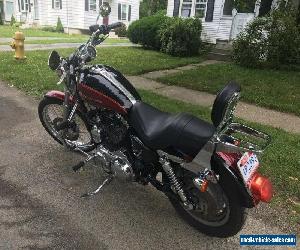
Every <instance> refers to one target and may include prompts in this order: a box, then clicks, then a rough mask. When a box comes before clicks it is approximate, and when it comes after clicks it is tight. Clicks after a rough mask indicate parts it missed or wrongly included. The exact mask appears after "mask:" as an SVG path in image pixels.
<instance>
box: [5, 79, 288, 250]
mask: <svg viewBox="0 0 300 250" xmlns="http://www.w3.org/2000/svg"><path fill="white" fill-rule="evenodd" d="M37 103H38V102H37V101H35V100H33V99H31V98H29V97H26V96H24V95H23V94H22V93H20V92H19V91H17V90H15V89H14V88H10V87H7V86H6V85H4V84H3V83H0V249H20V248H25V249H37V248H38V249H40V248H50V249H145V248H147V249H238V248H240V247H239V236H236V237H232V238H229V239H217V238H210V237H207V236H205V235H203V234H200V233H198V232H197V231H196V230H194V229H193V228H191V227H190V226H188V225H187V224H185V223H184V222H183V221H182V220H181V219H180V218H178V217H177V215H176V213H175V211H174V209H173V208H172V206H171V205H170V204H169V202H168V200H167V199H166V197H165V196H164V195H162V194H161V193H159V192H158V191H156V190H155V189H154V188H152V187H150V186H145V187H144V186H140V185H137V184H134V183H124V182H123V183H118V182H113V183H112V184H111V185H109V186H107V187H106V188H105V189H104V190H103V191H102V193H101V194H100V195H98V196H96V197H94V198H91V199H82V198H80V197H79V196H80V194H81V193H83V192H84V191H86V190H89V189H91V188H95V187H96V186H97V184H98V183H99V181H101V180H103V178H102V177H101V175H99V174H97V172H96V170H95V169H93V168H92V167H91V168H89V169H88V170H86V171H83V172H81V173H80V174H75V173H73V172H72V170H71V166H72V165H74V164H75V163H76V162H78V160H79V159H80V156H79V155H77V154H75V153H71V152H68V151H66V150H64V148H63V147H61V146H60V145H58V144H57V143H55V142H54V141H53V140H52V139H51V138H50V137H49V136H48V135H47V134H46V132H45V131H44V129H43V128H42V126H41V125H40V122H39V120H38V118H37ZM264 213H266V214H264ZM262 214H263V215H262ZM277 220H278V218H277V217H276V213H275V214H274V213H273V212H272V210H270V209H269V208H268V207H267V206H260V208H259V209H255V210H252V211H251V214H250V215H249V217H248V221H247V224H246V226H245V228H244V229H243V231H242V233H258V234H264V233H280V232H285V231H282V230H281V229H279V228H277V227H276V226H275V224H281V223H280V222H278V221H277ZM272 249H274V248H272Z"/></svg>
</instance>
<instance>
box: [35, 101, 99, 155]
mask: <svg viewBox="0 0 300 250" xmlns="http://www.w3.org/2000/svg"><path fill="white" fill-rule="evenodd" d="M63 113H64V107H63V102H62V101H61V100H58V99H54V98H44V99H43V100H42V101H41V102H40V104H39V118H40V120H41V123H42V125H43V126H44V128H45V129H46V131H47V132H48V133H49V134H50V135H51V136H52V137H53V138H54V139H55V140H56V141H57V142H59V143H60V144H63V141H65V142H66V144H67V145H69V146H71V145H76V146H77V147H78V148H80V149H81V150H84V151H90V150H92V149H94V147H95V145H94V143H93V140H92V136H91V133H90V131H89V130H88V125H87V123H86V121H85V120H84V119H83V117H82V116H81V114H80V113H79V112H76V113H75V114H74V118H73V120H72V122H71V126H70V128H68V129H66V130H59V129H58V127H59V125H60V124H61V123H62V121H63Z"/></svg>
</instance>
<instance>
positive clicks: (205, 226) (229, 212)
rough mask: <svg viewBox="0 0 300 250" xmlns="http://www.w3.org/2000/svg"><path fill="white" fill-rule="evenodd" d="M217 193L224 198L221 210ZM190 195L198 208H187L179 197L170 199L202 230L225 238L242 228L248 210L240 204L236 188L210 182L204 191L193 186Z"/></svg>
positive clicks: (187, 219)
mask: <svg viewBox="0 0 300 250" xmlns="http://www.w3.org/2000/svg"><path fill="white" fill-rule="evenodd" d="M190 187H191V185H190ZM216 195H217V196H218V198H217V199H222V204H223V206H222V209H221V210H220V209H219V208H218V209H216V205H215V202H214V201H215V199H216ZM189 196H190V197H193V199H194V200H196V201H197V202H198V206H197V208H196V209H193V210H188V209H186V208H185V207H184V206H183V205H182V203H180V202H179V201H178V200H177V199H172V198H170V201H171V204H172V205H173V206H174V208H175V210H176V211H177V213H178V214H179V215H180V216H181V217H182V218H183V219H184V220H185V221H186V222H187V223H188V224H189V225H191V226H193V227H194V228H196V229H197V230H199V231H200V232H202V233H204V234H206V235H209V236H215V237H221V238H225V237H230V236H233V235H235V234H237V233H238V232H239V231H240V230H241V229H242V227H243V225H244V223H245V220H246V215H247V213H246V211H247V210H246V208H244V207H242V206H241V205H240V202H239V200H238V197H237V196H236V194H235V192H234V190H229V189H228V188H227V187H226V185H222V184H221V185H219V184H212V183H210V184H209V187H208V190H207V191H206V192H204V193H202V192H200V190H198V189H196V188H191V189H190V190H189ZM213 196H214V197H213Z"/></svg>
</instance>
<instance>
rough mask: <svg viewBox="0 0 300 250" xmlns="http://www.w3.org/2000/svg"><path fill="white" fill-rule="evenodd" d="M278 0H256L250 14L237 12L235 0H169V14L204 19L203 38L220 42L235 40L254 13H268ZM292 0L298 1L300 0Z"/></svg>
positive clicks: (296, 2) (256, 14) (211, 41)
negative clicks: (234, 6)
mask: <svg viewBox="0 0 300 250" xmlns="http://www.w3.org/2000/svg"><path fill="white" fill-rule="evenodd" d="M277 1H278V0H257V1H256V3H255V4H254V5H253V9H252V10H251V11H249V13H238V12H237V11H236V10H235V9H233V0H168V9H167V15H168V16H179V17H195V16H198V17H200V18H202V25H203V31H202V35H201V36H202V39H203V40H204V41H206V42H210V43H217V42H218V41H230V40H232V39H234V38H235V37H236V36H237V35H238V34H239V33H240V32H241V31H242V30H243V29H244V28H245V27H246V25H247V24H248V23H249V22H250V21H251V20H253V19H254V17H255V16H259V15H264V14H266V13H267V12H269V11H270V9H271V8H272V7H273V6H275V5H276V3H277ZM286 1H289V0H286ZM290 1H293V2H294V3H295V4H296V5H298V4H299V0H290Z"/></svg>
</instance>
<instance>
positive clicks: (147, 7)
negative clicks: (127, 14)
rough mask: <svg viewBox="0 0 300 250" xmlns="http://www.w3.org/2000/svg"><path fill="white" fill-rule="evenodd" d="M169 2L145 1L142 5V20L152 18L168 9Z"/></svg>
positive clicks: (165, 0) (160, 0) (158, 0)
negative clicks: (147, 17)
mask: <svg viewBox="0 0 300 250" xmlns="http://www.w3.org/2000/svg"><path fill="white" fill-rule="evenodd" d="M167 3H168V1H167V0H143V1H142V2H141V4H140V18H143V17H146V16H152V15H154V14H156V13H157V12H159V11H161V10H166V9H167Z"/></svg>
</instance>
